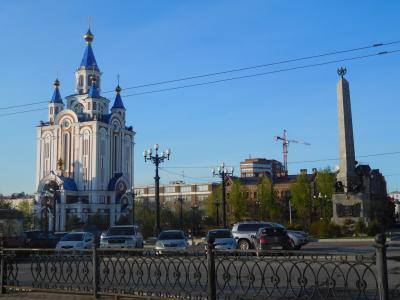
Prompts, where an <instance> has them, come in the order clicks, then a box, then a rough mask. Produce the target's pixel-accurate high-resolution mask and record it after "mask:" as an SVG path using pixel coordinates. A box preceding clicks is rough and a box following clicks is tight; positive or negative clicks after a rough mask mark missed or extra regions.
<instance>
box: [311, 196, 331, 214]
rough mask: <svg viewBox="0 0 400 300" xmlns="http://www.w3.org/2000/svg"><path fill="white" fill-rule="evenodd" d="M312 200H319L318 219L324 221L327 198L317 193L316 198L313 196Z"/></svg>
mask: <svg viewBox="0 0 400 300" xmlns="http://www.w3.org/2000/svg"><path fill="white" fill-rule="evenodd" d="M313 197H314V199H319V210H320V219H324V220H325V217H326V216H325V214H326V213H325V203H326V201H327V199H328V196H327V195H325V194H321V193H318V196H315V195H314V196H313Z"/></svg>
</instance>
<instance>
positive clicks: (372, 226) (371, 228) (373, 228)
mask: <svg viewBox="0 0 400 300" xmlns="http://www.w3.org/2000/svg"><path fill="white" fill-rule="evenodd" d="M382 229H383V226H382V224H381V223H379V222H378V220H376V219H374V220H372V221H371V223H369V225H368V228H367V233H368V235H369V236H374V235H376V234H378V233H380V232H381V231H382Z"/></svg>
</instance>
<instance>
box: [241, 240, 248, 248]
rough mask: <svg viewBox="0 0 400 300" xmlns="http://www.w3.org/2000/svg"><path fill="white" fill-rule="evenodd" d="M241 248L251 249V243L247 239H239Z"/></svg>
mask: <svg viewBox="0 0 400 300" xmlns="http://www.w3.org/2000/svg"><path fill="white" fill-rule="evenodd" d="M239 249H240V250H249V249H250V243H249V241H247V240H240V241H239Z"/></svg>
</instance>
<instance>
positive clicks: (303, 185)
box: [290, 174, 311, 227]
mask: <svg viewBox="0 0 400 300" xmlns="http://www.w3.org/2000/svg"><path fill="white" fill-rule="evenodd" d="M290 190H291V195H292V198H291V204H292V206H293V208H294V209H295V211H296V217H297V218H298V219H300V220H301V222H302V225H303V227H305V226H306V224H308V223H309V221H310V220H311V219H310V217H311V184H310V180H309V179H308V177H307V175H306V174H299V175H298V176H296V179H295V180H294V181H293V183H292V185H291V187H290Z"/></svg>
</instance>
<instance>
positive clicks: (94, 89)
mask: <svg viewBox="0 0 400 300" xmlns="http://www.w3.org/2000/svg"><path fill="white" fill-rule="evenodd" d="M88 95H89V97H92V98H99V97H100V93H99V89H98V88H97V85H96V83H95V82H93V83H92V85H91V86H90V89H89V92H88Z"/></svg>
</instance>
